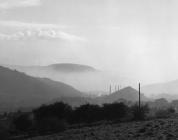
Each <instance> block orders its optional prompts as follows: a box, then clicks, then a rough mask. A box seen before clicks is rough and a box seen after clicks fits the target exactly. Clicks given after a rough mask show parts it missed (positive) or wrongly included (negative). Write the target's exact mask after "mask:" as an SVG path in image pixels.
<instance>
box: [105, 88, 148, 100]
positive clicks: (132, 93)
mask: <svg viewBox="0 0 178 140" xmlns="http://www.w3.org/2000/svg"><path fill="white" fill-rule="evenodd" d="M138 95H139V93H138V91H137V90H136V89H134V88H132V87H130V86H128V87H126V88H123V89H121V90H119V91H116V92H114V93H112V94H110V95H106V96H103V97H102V101H105V102H108V103H112V102H116V101H120V100H121V99H122V100H126V101H132V102H137V101H138ZM141 100H142V101H148V100H149V99H148V98H147V97H145V96H144V95H143V94H141Z"/></svg>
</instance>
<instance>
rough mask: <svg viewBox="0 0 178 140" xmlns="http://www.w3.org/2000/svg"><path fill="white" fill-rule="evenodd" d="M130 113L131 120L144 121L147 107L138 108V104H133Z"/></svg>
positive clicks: (147, 110)
mask: <svg viewBox="0 0 178 140" xmlns="http://www.w3.org/2000/svg"><path fill="white" fill-rule="evenodd" d="M131 112H132V114H133V120H145V119H146V114H147V113H148V112H149V107H148V105H147V104H145V105H141V106H140V108H139V106H138V104H135V105H133V106H132V107H131Z"/></svg>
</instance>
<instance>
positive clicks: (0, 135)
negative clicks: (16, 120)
mask: <svg viewBox="0 0 178 140" xmlns="http://www.w3.org/2000/svg"><path fill="white" fill-rule="evenodd" d="M9 137H10V134H9V132H8V129H7V128H6V127H4V126H3V125H1V124H0V139H1V140H8V139H9Z"/></svg>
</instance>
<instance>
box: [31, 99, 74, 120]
mask: <svg viewBox="0 0 178 140" xmlns="http://www.w3.org/2000/svg"><path fill="white" fill-rule="evenodd" d="M33 113H34V115H35V119H36V120H37V121H38V120H41V119H45V118H48V117H56V118H58V119H60V120H61V119H68V117H70V115H71V113H72V108H71V106H69V105H68V104H65V103H63V102H58V103H54V104H51V105H43V106H41V107H40V108H37V109H36V110H34V111H33Z"/></svg>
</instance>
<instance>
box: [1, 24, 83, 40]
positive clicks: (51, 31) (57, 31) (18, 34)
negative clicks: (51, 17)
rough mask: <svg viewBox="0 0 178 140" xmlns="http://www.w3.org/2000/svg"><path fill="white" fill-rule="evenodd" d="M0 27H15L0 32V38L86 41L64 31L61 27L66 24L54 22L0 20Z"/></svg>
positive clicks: (63, 27)
mask: <svg viewBox="0 0 178 140" xmlns="http://www.w3.org/2000/svg"><path fill="white" fill-rule="evenodd" d="M0 27H3V28H7V29H10V28H11V29H16V30H18V31H15V32H11V33H8V34H7V33H2V32H0V39H1V40H34V39H35V40H36V39H43V40H51V39H52V40H66V41H86V39H85V38H82V37H79V36H76V35H73V34H69V33H66V32H64V31H62V29H65V28H67V26H62V25H56V24H39V23H26V22H19V21H0Z"/></svg>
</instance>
